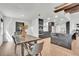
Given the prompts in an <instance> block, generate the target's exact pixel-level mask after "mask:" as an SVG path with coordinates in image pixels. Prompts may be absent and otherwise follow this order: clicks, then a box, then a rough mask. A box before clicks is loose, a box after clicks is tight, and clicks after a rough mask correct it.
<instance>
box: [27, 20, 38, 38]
mask: <svg viewBox="0 0 79 59" xmlns="http://www.w3.org/2000/svg"><path fill="white" fill-rule="evenodd" d="M28 34H29V35H32V36H35V37H38V19H34V20H32V23H31V26H30V27H29V29H28Z"/></svg>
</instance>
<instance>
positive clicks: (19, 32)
mask: <svg viewBox="0 0 79 59" xmlns="http://www.w3.org/2000/svg"><path fill="white" fill-rule="evenodd" d="M23 26H24V22H16V33H17V34H21V29H22V27H23Z"/></svg>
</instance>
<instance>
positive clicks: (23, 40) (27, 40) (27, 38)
mask: <svg viewBox="0 0 79 59" xmlns="http://www.w3.org/2000/svg"><path fill="white" fill-rule="evenodd" d="M38 40H41V38H39V37H35V36H32V35H26V36H25V37H22V36H20V35H19V36H18V37H17V43H18V44H20V45H21V55H22V56H24V44H25V43H30V42H34V43H35V44H36V43H37V41H38Z"/></svg>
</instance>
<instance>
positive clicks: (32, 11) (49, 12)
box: [0, 3, 60, 20]
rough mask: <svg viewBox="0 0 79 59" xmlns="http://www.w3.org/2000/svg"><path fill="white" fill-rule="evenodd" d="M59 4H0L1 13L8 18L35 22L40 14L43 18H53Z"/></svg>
mask: <svg viewBox="0 0 79 59" xmlns="http://www.w3.org/2000/svg"><path fill="white" fill-rule="evenodd" d="M58 5H60V4H59V3H13V4H12V3H9V4H8V3H6V4H1V3H0V12H1V13H3V14H4V15H6V16H9V17H14V18H21V19H26V20H34V19H35V18H36V17H38V14H40V16H41V17H43V18H49V17H52V16H53V10H54V7H56V6H58Z"/></svg>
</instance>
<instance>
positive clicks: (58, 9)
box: [54, 3, 79, 13]
mask: <svg viewBox="0 0 79 59" xmlns="http://www.w3.org/2000/svg"><path fill="white" fill-rule="evenodd" d="M78 4H79V3H72V4H67V3H65V4H63V5H61V6H58V7H59V8H58V7H56V8H55V10H54V12H55V13H57V12H60V11H62V10H66V9H69V8H72V7H74V6H76V5H78Z"/></svg>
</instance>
